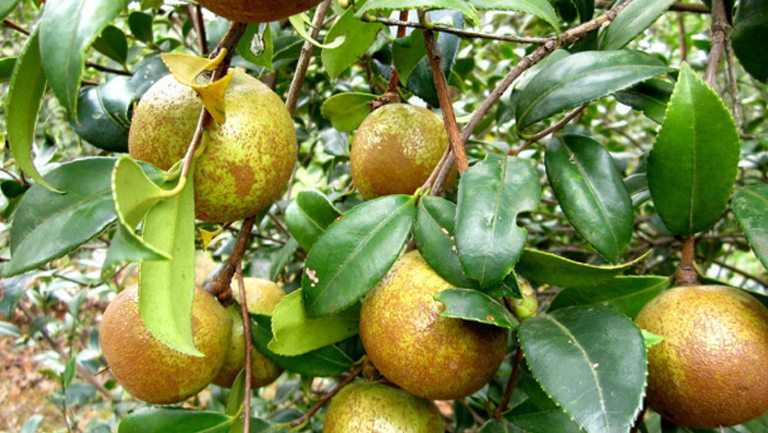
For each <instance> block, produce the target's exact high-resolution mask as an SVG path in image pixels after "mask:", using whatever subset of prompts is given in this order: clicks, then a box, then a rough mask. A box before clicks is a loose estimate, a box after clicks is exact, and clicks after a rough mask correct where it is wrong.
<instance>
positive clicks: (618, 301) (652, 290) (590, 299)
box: [547, 276, 672, 318]
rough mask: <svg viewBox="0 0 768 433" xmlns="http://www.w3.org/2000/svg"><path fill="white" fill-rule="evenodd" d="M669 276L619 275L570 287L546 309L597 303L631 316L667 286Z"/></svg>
mask: <svg viewBox="0 0 768 433" xmlns="http://www.w3.org/2000/svg"><path fill="white" fill-rule="evenodd" d="M671 285H672V280H671V279H670V278H667V277H657V276H618V277H616V278H612V279H610V280H608V281H605V282H602V283H599V284H596V285H594V286H586V287H569V288H565V289H563V290H561V291H560V292H558V294H557V295H555V298H554V299H552V302H551V303H550V304H549V308H548V309H547V311H555V310H558V309H560V308H565V307H570V306H574V305H599V306H602V307H606V308H610V309H613V310H616V311H618V312H619V313H622V314H624V315H625V316H627V317H629V318H634V317H635V316H637V313H639V312H640V310H641V309H642V308H643V307H644V306H645V304H647V303H648V302H649V301H650V300H651V299H653V298H655V297H656V295H658V294H659V293H661V292H662V291H664V290H665V289H667V288H669V287H670V286H671Z"/></svg>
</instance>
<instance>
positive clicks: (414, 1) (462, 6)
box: [355, 0, 480, 24]
mask: <svg viewBox="0 0 768 433" xmlns="http://www.w3.org/2000/svg"><path fill="white" fill-rule="evenodd" d="M410 9H427V10H429V9H452V10H455V11H459V12H461V13H462V14H463V15H464V17H465V18H466V19H467V20H469V21H470V22H472V23H473V24H477V23H479V22H480V18H479V17H478V16H477V11H476V10H475V8H474V7H473V6H472V4H471V3H469V2H468V1H466V0H368V2H367V3H366V4H365V5H364V6H363V7H361V8H360V9H358V11H357V14H355V16H356V17H357V18H358V19H360V18H362V17H363V15H365V14H371V15H375V14H379V13H384V14H386V15H388V14H389V12H392V11H395V10H410Z"/></svg>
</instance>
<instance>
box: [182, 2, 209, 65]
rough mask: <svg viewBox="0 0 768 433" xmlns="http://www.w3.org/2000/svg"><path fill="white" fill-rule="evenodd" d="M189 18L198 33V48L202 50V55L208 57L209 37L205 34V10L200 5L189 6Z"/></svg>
mask: <svg viewBox="0 0 768 433" xmlns="http://www.w3.org/2000/svg"><path fill="white" fill-rule="evenodd" d="M187 16H188V17H189V20H190V21H191V22H192V25H193V26H194V28H195V33H197V46H198V48H199V49H200V55H203V56H207V55H208V44H207V40H208V37H207V35H206V34H205V22H204V21H203V10H202V7H201V6H200V5H196V6H195V5H191V4H189V5H187Z"/></svg>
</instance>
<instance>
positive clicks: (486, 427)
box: [479, 418, 522, 433]
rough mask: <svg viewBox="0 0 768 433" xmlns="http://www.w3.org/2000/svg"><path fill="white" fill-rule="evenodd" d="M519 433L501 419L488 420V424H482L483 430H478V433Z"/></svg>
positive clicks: (517, 429) (510, 424)
mask: <svg viewBox="0 0 768 433" xmlns="http://www.w3.org/2000/svg"><path fill="white" fill-rule="evenodd" d="M521 431H522V430H520V429H519V428H517V427H515V426H514V425H512V423H510V422H509V421H507V420H506V419H503V418H502V419H500V420H495V419H491V420H488V422H486V423H485V424H483V428H481V429H480V432H479V433H519V432H521Z"/></svg>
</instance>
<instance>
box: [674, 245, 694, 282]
mask: <svg viewBox="0 0 768 433" xmlns="http://www.w3.org/2000/svg"><path fill="white" fill-rule="evenodd" d="M695 257H696V239H695V237H694V236H689V237H687V238H685V239H683V249H682V255H681V257H680V263H679V264H678V265H677V272H676V273H675V282H676V283H677V285H678V286H695V285H696V284H698V282H699V276H698V275H697V273H696V268H695V267H694V261H695Z"/></svg>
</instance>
